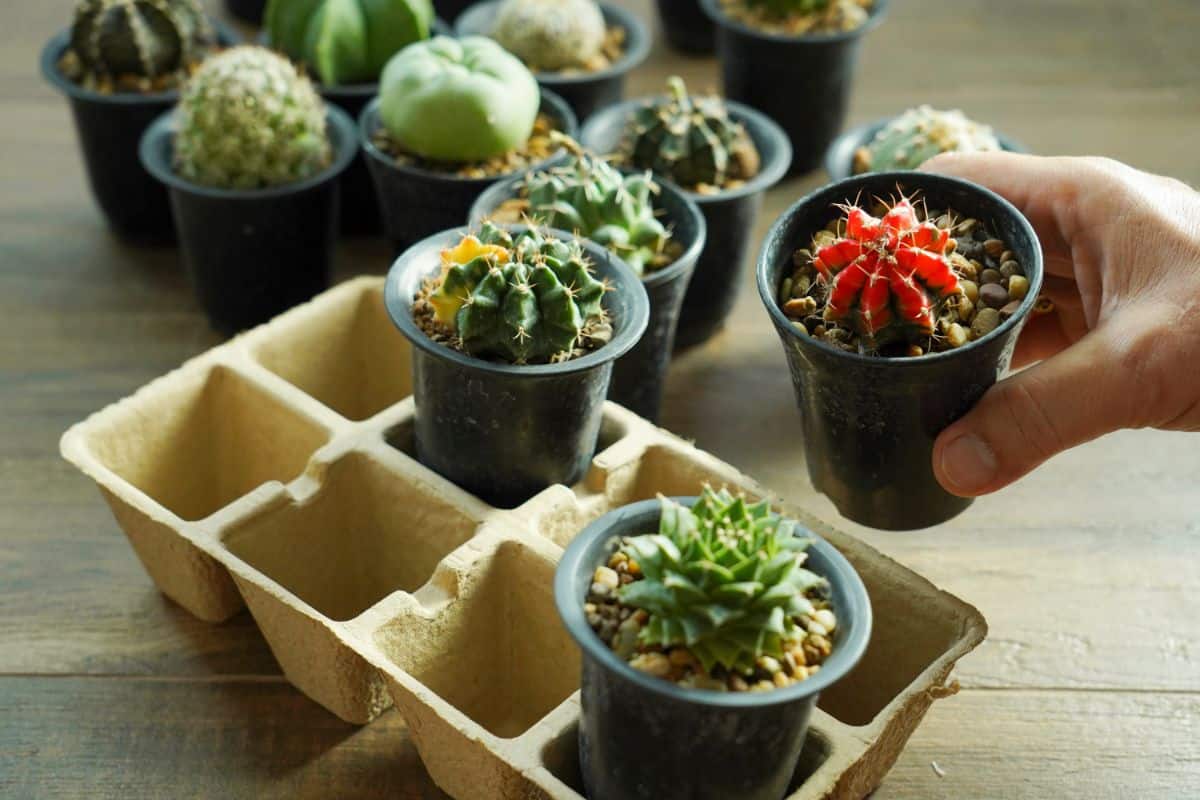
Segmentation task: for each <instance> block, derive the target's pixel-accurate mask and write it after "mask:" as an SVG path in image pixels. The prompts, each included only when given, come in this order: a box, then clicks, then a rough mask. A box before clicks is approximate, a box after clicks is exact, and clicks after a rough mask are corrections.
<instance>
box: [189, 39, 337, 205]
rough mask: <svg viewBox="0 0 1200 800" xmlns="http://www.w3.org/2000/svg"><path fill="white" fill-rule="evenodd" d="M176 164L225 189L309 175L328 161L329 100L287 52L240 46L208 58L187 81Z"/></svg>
mask: <svg viewBox="0 0 1200 800" xmlns="http://www.w3.org/2000/svg"><path fill="white" fill-rule="evenodd" d="M178 114H179V127H178V132H177V133H176V135H175V168H176V171H177V172H178V173H179V174H180V175H182V176H183V177H184V178H186V179H188V180H190V181H195V182H196V183H199V184H203V185H205V186H216V187H220V188H225V189H258V188H262V187H266V186H274V185H277V184H282V183H291V182H293V181H298V180H303V179H304V178H307V177H309V176H310V175H313V174H314V173H316V172H319V171H320V170H322V169H324V168H325V167H326V166H328V165H329V161H330V158H331V147H330V143H329V136H328V134H327V132H326V120H325V104H324V103H323V102H322V101H321V98H320V96H319V95H318V94H317V93H316V91H315V90H314V89H313V86H312V83H311V82H310V81H309V80H308V79H307V78H305V77H304V76H303V75H301V74H299V73H298V72H297V71H296V68H295V67H294V66H292V64H291V62H289V61H288V60H287V59H286V58H283V57H282V56H279V55H276V54H275V53H272V52H271V51H269V50H266V49H264V48H261V47H251V46H242V47H234V48H230V49H229V50H226V51H224V52H222V53H218V54H217V55H215V56H213V57H211V58H209V59H208V60H207V61H205V62H204V63H203V64H202V65H201V66H200V69H198V70H197V71H196V74H195V75H193V76H192V79H191V80H190V81H188V83H187V85H186V86H185V87H184V91H183V95H182V96H181V97H180V100H179V112H178Z"/></svg>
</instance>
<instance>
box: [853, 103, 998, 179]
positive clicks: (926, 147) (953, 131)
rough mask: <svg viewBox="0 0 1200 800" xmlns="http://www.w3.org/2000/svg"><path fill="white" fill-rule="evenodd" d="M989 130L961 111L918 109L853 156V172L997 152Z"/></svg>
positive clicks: (915, 164)
mask: <svg viewBox="0 0 1200 800" xmlns="http://www.w3.org/2000/svg"><path fill="white" fill-rule="evenodd" d="M999 149H1000V142H999V140H998V139H996V135H995V134H994V133H992V129H991V128H989V127H988V126H986V125H981V124H980V123H978V122H975V121H973V120H971V119H968V118H967V116H966V115H965V114H963V113H962V112H961V111H937V110H935V109H933V108H930V107H929V106H918V107H917V108H912V109H909V110H908V111H905V112H904V113H903V114H901V115H900V116H898V117H896V119H894V120H892V121H891V122H889V123H888V124H887V125H885V126H884V127H883V129H882V130H880V131H879V133H877V134H875V137H874V138H873V139H872V140H871V141H870V142H869V143H868V144H867V145H866V146H865V147H861V148H859V149H858V151H856V152H855V154H854V171H855V172H856V173H859V172H887V171H889V170H905V169H916V168H917V167H919V166H921V165H922V164H924V163H925V162H926V161H928V160H929V159H931V158H933V157H934V156H936V155H937V154H938V153H948V152H959V153H971V152H977V151H986V150H999Z"/></svg>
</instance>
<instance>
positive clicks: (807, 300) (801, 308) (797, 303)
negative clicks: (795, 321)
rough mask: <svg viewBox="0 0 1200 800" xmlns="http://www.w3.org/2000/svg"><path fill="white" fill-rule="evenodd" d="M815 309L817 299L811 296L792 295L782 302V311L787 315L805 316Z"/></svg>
mask: <svg viewBox="0 0 1200 800" xmlns="http://www.w3.org/2000/svg"><path fill="white" fill-rule="evenodd" d="M816 310H817V301H816V300H814V299H813V298H811V297H793V298H792V299H791V300H788V301H787V302H786V303H784V304H783V313H784V314H787V315H788V316H789V317H807V316H808V315H809V314H812V313H813V312H814V311H816Z"/></svg>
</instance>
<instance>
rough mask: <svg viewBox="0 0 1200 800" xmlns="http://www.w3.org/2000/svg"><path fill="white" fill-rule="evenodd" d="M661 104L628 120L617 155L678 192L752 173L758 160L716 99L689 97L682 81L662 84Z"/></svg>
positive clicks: (653, 104) (745, 136)
mask: <svg viewBox="0 0 1200 800" xmlns="http://www.w3.org/2000/svg"><path fill="white" fill-rule="evenodd" d="M667 89H668V95H667V98H666V100H665V101H655V102H650V103H648V104H646V105H644V106H642V107H641V108H639V109H638V110H637V111H635V112H634V113H633V115H632V116H631V117H630V120H629V123H628V128H627V131H626V135H625V138H624V140H623V145H622V147H623V152H624V156H625V159H626V160H627V161H628V162H629V163H630V164H631V165H633V166H635V167H637V168H638V169H648V170H651V171H653V172H654V173H655V174H656V175H662V176H664V177H666V178H669V179H670V180H671V181H673V182H675V183H676V184H678V185H680V186H684V187H689V188H693V187H697V186H714V187H721V186H724V185H726V184H727V183H728V182H729V181H733V180H746V179H748V178H752V177H753V176H754V175H756V174H758V169H759V164H760V158H759V154H758V149H757V148H756V147H755V146H754V140H753V139H751V138H750V136H749V134H747V133H746V129H745V127H743V126H742V125H741V124H740V123H738V122H736V121H734V120H733V119H731V118H730V117H729V111H728V109H727V108H726V107H725V104H724V103H723V102H722V101H721V99H720V98H719V97H715V96H708V97H692V96H690V95H689V94H688V92H687V87H686V86H684V83H683V80H682V79H680V78H678V77H672V78H670V79H668V81H667Z"/></svg>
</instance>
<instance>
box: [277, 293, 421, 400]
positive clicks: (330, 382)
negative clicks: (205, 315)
mask: <svg viewBox="0 0 1200 800" xmlns="http://www.w3.org/2000/svg"><path fill="white" fill-rule="evenodd" d="M290 321H291V320H289V322H290ZM296 322H297V324H293V325H290V326H287V327H281V328H280V330H279V332H277V333H276V334H275V335H274V336H272V337H270V338H267V339H265V340H264V341H263V342H262V343H261V344H259V345H258V346H257V347H256V348H255V349H254V357H255V358H256V359H257V360H258V362H259V363H260V364H262V365H263V366H264V367H266V368H267V369H269V370H271V371H272V372H274V373H275V374H276V375H278V376H279V377H281V378H283V379H284V380H286V381H287V382H289V383H291V384H293V385H294V386H296V387H298V388H299V389H301V390H303V391H304V392H306V393H307V394H309V395H311V396H312V397H315V398H316V399H317V400H319V401H321V402H322V403H324V404H325V405H326V406H328V407H329V408H331V409H333V410H334V411H336V412H337V413H339V414H341V415H342V416H343V417H346V418H347V419H351V420H363V419H367V418H368V417H372V416H374V415H375V414H377V413H379V412H380V411H382V410H383V409H385V408H387V407H388V406H390V405H392V404H394V403H397V402H399V401H400V400H403V399H404V398H405V397H407V396H408V395H410V394H412V353H411V350H410V348H409V344H408V340H407V339H405V338H404V336H403V335H402V334H401V333H400V331H398V330H396V326H395V325H393V324H392V322H391V320H389V319H388V316H387V312H386V311H385V310H384V307H383V292H382V290H381V289H380V287H378V286H374V285H372V286H370V287H368V288H365V289H364V290H363V291H361V292H350V293H347V294H346V295H345V296H344V297H340V298H338V299H337V303H336V304H331V305H329V306H327V307H326V308H325V309H324V313H322V314H313V315H310V316H308V317H304V318H303V319H302V320H301V319H300V318H297V320H296Z"/></svg>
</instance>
